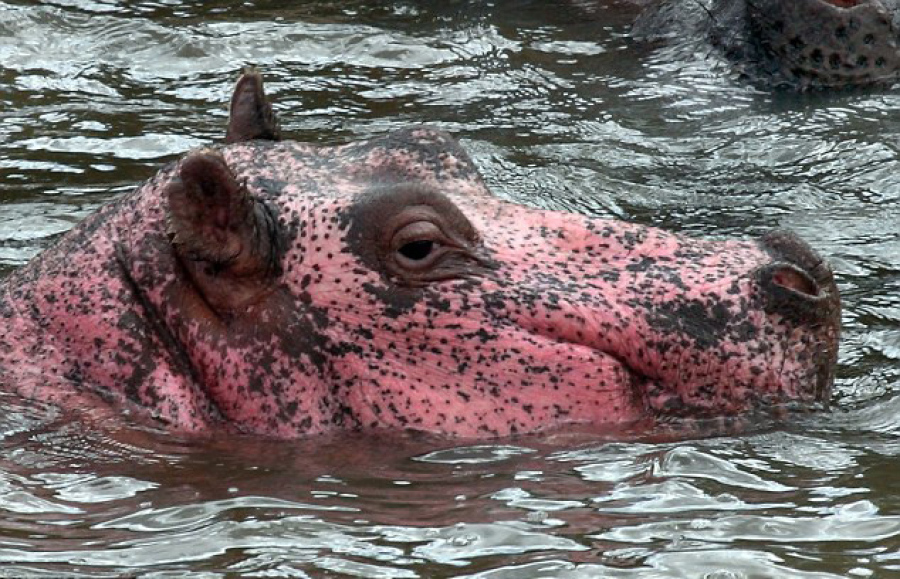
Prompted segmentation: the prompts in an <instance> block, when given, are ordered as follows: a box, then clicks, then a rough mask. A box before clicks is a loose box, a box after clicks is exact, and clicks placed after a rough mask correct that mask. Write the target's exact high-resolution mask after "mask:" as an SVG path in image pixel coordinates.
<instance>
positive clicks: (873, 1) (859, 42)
mask: <svg viewBox="0 0 900 579" xmlns="http://www.w3.org/2000/svg"><path fill="white" fill-rule="evenodd" d="M746 5H747V20H748V23H749V27H750V34H751V38H752V39H753V40H754V41H755V42H756V43H757V44H758V45H759V46H760V48H761V49H762V53H763V55H765V56H764V58H766V60H768V61H769V62H770V65H771V66H772V67H774V68H775V69H776V72H777V74H778V75H780V76H782V77H784V78H785V79H787V81H786V82H788V83H790V84H794V83H797V84H799V85H801V87H852V86H861V85H867V84H875V83H884V82H893V81H896V80H897V78H898V76H900V47H898V44H900V32H898V29H897V25H898V23H900V18H898V11H900V4H898V3H897V2H896V0H747V1H746Z"/></svg>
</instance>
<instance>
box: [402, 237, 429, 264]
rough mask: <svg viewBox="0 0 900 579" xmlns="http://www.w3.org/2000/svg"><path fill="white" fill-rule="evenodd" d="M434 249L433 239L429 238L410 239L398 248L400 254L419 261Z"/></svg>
mask: <svg viewBox="0 0 900 579" xmlns="http://www.w3.org/2000/svg"><path fill="white" fill-rule="evenodd" d="M433 249H434V241H432V240H430V239H420V240H419V241H411V242H409V243H407V244H405V245H403V246H402V247H400V249H398V250H397V251H399V252H400V255H402V256H403V257H405V258H406V259H410V260H412V261H421V260H423V259H425V258H426V257H428V255H429V254H430V253H431V250H433Z"/></svg>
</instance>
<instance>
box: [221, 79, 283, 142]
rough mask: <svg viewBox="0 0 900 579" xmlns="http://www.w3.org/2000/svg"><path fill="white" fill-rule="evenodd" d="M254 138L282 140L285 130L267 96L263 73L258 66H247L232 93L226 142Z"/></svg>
mask: <svg viewBox="0 0 900 579" xmlns="http://www.w3.org/2000/svg"><path fill="white" fill-rule="evenodd" d="M254 139H262V140H268V141H278V140H280V139H281V130H280V128H279V126H278V119H277V117H276V116H275V112H274V111H273V110H272V105H271V103H269V99H267V98H266V93H265V90H264V88H263V80H262V75H261V74H260V73H259V71H257V70H256V69H255V68H246V69H244V71H243V74H241V78H239V79H238V81H237V84H236V85H235V87H234V94H233V95H232V97H231V109H230V112H229V115H228V130H227V132H226V134H225V142H226V143H242V142H245V141H252V140H254Z"/></svg>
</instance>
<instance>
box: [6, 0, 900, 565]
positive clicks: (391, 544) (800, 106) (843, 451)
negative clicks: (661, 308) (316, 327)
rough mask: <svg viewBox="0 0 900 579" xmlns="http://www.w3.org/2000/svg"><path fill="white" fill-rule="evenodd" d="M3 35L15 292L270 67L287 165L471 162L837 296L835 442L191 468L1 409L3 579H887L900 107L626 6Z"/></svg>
mask: <svg viewBox="0 0 900 579" xmlns="http://www.w3.org/2000/svg"><path fill="white" fill-rule="evenodd" d="M373 4H374V3H370V2H363V1H361V0H358V1H343V2H337V1H333V2H332V1H325V0H321V1H317V2H302V3H301V2H295V3H292V5H291V7H290V8H284V7H282V6H281V3H277V2H269V1H265V0H257V1H246V2H227V1H219V2H204V3H202V6H200V3H189V2H180V1H176V0H160V1H158V2H128V3H125V2H115V1H113V0H94V1H91V0H56V1H48V2H43V3H38V2H9V1H7V2H4V3H0V143H2V148H0V274H4V273H7V272H9V271H11V270H12V269H14V268H16V267H18V266H20V265H22V264H23V263H25V262H26V261H27V260H28V259H29V258H31V257H32V256H33V255H35V254H36V253H37V252H39V251H40V250H41V249H43V248H45V247H47V246H48V245H49V244H51V243H52V242H53V240H54V239H55V238H57V237H58V235H59V234H60V233H61V232H63V231H65V230H67V229H68V228H70V227H72V226H73V225H74V224H75V223H77V222H78V221H79V220H80V219H82V218H83V217H84V216H85V215H87V214H88V213H90V212H91V211H92V210H93V209H95V208H96V207H97V206H98V205H99V204H101V203H103V202H104V201H106V200H108V199H111V198H113V197H115V196H116V195H119V194H121V193H123V192H125V191H128V190H129V189H130V188H132V187H133V186H134V184H136V183H138V182H140V181H142V180H143V179H145V178H147V177H148V176H150V175H152V174H153V173H154V172H155V170H156V168H157V167H159V166H160V165H161V164H162V163H163V162H165V161H168V160H170V159H172V158H174V157H175V156H177V155H178V154H179V153H181V152H183V151H185V150H187V149H189V148H191V147H195V146H198V145H203V144H208V143H215V142H217V141H220V140H221V138H222V136H223V134H224V125H225V119H226V104H227V99H228V97H229V95H230V89H231V86H232V83H233V80H234V79H235V78H236V75H237V72H238V70H239V69H240V68H241V66H243V65H245V64H251V63H252V64H256V65H258V66H260V67H261V68H262V69H263V70H264V72H265V74H266V78H267V81H268V85H267V86H268V90H269V93H270V94H271V95H273V97H274V99H275V100H276V102H277V109H278V111H279V113H280V115H281V120H282V124H283V128H284V131H285V133H286V134H287V135H289V136H291V137H293V138H296V139H299V140H307V141H316V142H327V143H338V142H344V141H347V140H351V139H355V138H363V137H367V136H371V135H377V134H381V133H383V132H385V131H387V130H390V129H392V128H396V127H400V126H404V125H408V124H413V123H429V124H434V125H438V126H440V127H442V128H445V129H447V130H450V131H452V132H454V133H455V134H456V135H458V136H459V137H460V138H461V140H462V141H463V143H464V145H465V146H466V147H467V148H468V150H469V151H470V152H471V154H472V155H473V157H474V158H475V160H476V162H477V164H478V165H479V167H480V168H481V170H482V173H483V175H484V177H485V179H486V181H487V182H488V184H489V185H490V187H491V188H492V189H493V190H494V191H495V192H496V193H497V194H498V195H500V196H502V197H505V198H508V199H512V200H515V201H518V202H521V203H526V204H530V205H534V206H539V207H550V208H557V209H567V210H571V211H579V212H582V213H586V214H590V215H597V216H606V217H617V218H621V219H627V220H631V221H636V222H640V223H647V224H654V225H659V226H663V227H666V228H669V229H674V230H680V231H684V232H689V233H692V234H699V235H706V236H713V237H724V236H741V235H748V234H759V233H762V232H764V231H766V230H768V229H770V228H773V227H788V228H791V229H794V230H796V231H798V232H799V233H800V234H801V235H803V236H804V237H805V238H806V239H807V240H809V241H810V242H811V243H812V245H814V246H815V247H816V248H817V249H819V250H820V251H821V252H822V253H823V254H825V255H826V256H828V258H829V259H830V260H831V262H832V263H833V264H834V268H835V270H836V275H837V279H838V283H839V285H840V287H841V291H842V292H843V296H844V303H845V313H844V325H845V331H844V340H843V343H842V350H841V355H840V365H839V369H838V380H837V384H836V391H835V396H834V404H833V407H834V408H833V412H831V413H829V414H819V415H810V416H803V417H800V418H798V419H797V420H792V421H791V423H790V424H787V425H784V424H774V425H773V424H768V423H761V424H760V425H759V426H758V427H756V428H753V429H750V430H745V431H742V432H714V431H713V432H710V431H698V433H697V434H696V435H694V436H684V435H683V433H682V434H681V435H670V434H669V433H666V432H649V433H648V432H640V431H636V432H624V433H623V432H618V433H615V432H589V431H582V432H571V431H570V432H559V433H552V434H545V435H542V436H534V437H528V438H521V439H515V440H507V441H495V442H492V443H485V444H471V443H463V442H461V441H453V440H446V439H437V438H432V437H427V436H416V435H411V434H399V433H397V434H390V433H384V434H382V435H379V436H366V437H363V436H358V435H343V436H335V437H329V438H315V439H310V440H302V441H297V442H291V443H286V442H277V443H276V442H272V441H262V440H254V439H242V438H229V439H223V440H202V439H201V440H198V439H181V438H178V437H173V436H170V435H166V434H165V433H160V432H155V431H152V430H148V429H146V428H141V427H136V426H133V425H131V426H130V425H129V424H128V422H127V417H124V418H123V420H122V422H121V423H120V424H110V422H109V421H108V420H106V419H104V418H102V417H98V418H97V419H96V420H93V421H91V420H88V421H83V420H81V421H74V420H71V419H69V417H67V415H66V414H65V412H64V411H60V410H58V409H52V408H35V407H29V408H23V407H22V405H21V403H20V402H19V401H17V400H15V399H10V398H9V397H6V398H4V399H3V400H2V401H0V405H2V408H3V412H2V413H0V436H2V438H3V444H2V445H0V512H2V516H0V576H16V577H18V576H22V575H30V576H35V577H56V576H60V575H63V576H73V577H118V576H123V575H125V576H140V577H153V578H164V577H198V578H200V577H202V578H208V577H222V576H226V575H227V576H237V575H240V574H244V575H247V576H256V577H273V576H285V577H398V578H406V577H450V576H454V577H481V578H491V579H498V578H503V579H508V578H520V577H522V578H524V577H567V578H575V577H598V576H603V577H691V578H693V577H708V578H710V579H713V578H715V579H724V578H736V577H798V578H804V579H809V578H813V577H816V578H818V577H862V578H865V577H887V576H891V575H892V574H897V573H898V572H900V482H898V480H900V476H898V474H900V418H898V416H900V395H898V390H900V161H898V147H900V93H898V92H897V90H896V89H894V90H881V91H848V92H842V93H837V94H835V93H830V94H811V95H796V94H780V93H779V94H772V93H770V92H767V91H764V90H760V89H757V88H754V87H753V86H752V85H749V84H747V83H746V82H743V81H742V80H740V79H738V78H735V76H734V75H733V74H732V73H731V72H730V70H729V68H728V67H727V66H726V65H725V64H723V63H722V62H721V61H720V60H719V59H718V58H717V56H716V55H715V53H713V52H712V51H711V50H710V49H709V47H707V46H705V45H704V44H703V43H702V42H700V41H696V42H694V41H687V40H686V41H684V42H683V43H681V44H678V45H670V46H635V45H634V44H633V43H632V42H631V41H630V40H629V39H628V37H627V30H628V28H627V26H628V22H629V21H630V20H631V19H632V18H633V16H634V10H633V9H631V8H629V7H627V6H622V5H617V4H614V3H613V2H612V1H611V0H608V1H602V0H601V1H599V2H596V3H592V2H589V1H585V0H581V1H580V2H576V1H574V0H573V1H571V2H568V3H563V2H540V1H538V0H534V1H533V2H527V1H524V0H522V1H518V2H513V1H510V2H493V3H489V2H478V3H472V4H471V5H470V4H469V3H467V2H459V1H455V0H442V1H439V2H438V1H435V2H431V1H429V2H426V1H418V2H413V1H386V2H381V3H378V5H377V6H373Z"/></svg>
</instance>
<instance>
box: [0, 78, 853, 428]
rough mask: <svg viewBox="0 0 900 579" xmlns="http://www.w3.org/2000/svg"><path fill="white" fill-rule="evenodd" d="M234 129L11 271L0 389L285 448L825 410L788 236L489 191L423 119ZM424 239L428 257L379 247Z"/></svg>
mask: <svg viewBox="0 0 900 579" xmlns="http://www.w3.org/2000/svg"><path fill="white" fill-rule="evenodd" d="M260 90H261V89H260ZM244 96H246V95H244ZM233 114H234V113H233ZM251 126H252V123H251ZM232 133H234V134H235V136H234V138H231V137H230V139H229V140H231V141H233V142H234V144H231V145H228V146H226V147H223V148H221V149H218V150H204V151H198V152H194V153H191V154H189V155H187V156H186V157H185V158H184V159H182V160H181V161H179V162H178V163H176V164H174V165H170V166H168V167H166V168H164V169H163V170H162V171H161V172H160V173H159V174H158V175H157V176H156V177H155V178H153V179H151V180H150V181H149V182H148V183H146V184H145V185H143V186H142V187H140V188H139V189H137V190H136V191H135V192H134V193H132V194H131V195H128V196H126V197H124V198H122V199H120V200H118V201H116V202H114V203H112V204H110V205H109V206H107V207H105V208H104V209H102V210H101V211H100V212H99V213H98V214H97V215H94V216H92V217H91V218H89V219H88V220H87V221H86V222H85V223H83V224H81V225H80V226H78V227H77V228H76V229H75V230H73V231H72V232H70V233H69V234H68V235H67V236H66V237H65V238H64V239H63V240H61V241H60V243H59V244H58V245H57V246H56V247H54V248H52V249H51V250H49V251H47V252H46V253H44V254H43V255H41V256H40V257H39V258H37V259H36V260H35V261H34V262H32V263H31V264H29V265H28V266H26V267H24V268H23V269H22V270H20V271H18V272H16V273H15V274H13V275H12V276H11V277H10V278H9V279H8V280H6V281H5V282H4V285H3V287H2V288H0V289H2V291H3V293H2V294H0V295H3V296H5V297H3V298H0V317H4V318H6V319H5V324H4V325H3V326H2V327H3V329H2V330H0V371H2V373H3V374H2V375H3V376H4V378H3V383H4V384H5V385H6V387H7V388H12V389H15V390H17V391H18V392H20V393H21V394H22V395H23V396H26V397H31V398H35V399H41V400H49V401H52V402H55V403H58V404H62V405H67V406H77V405H79V404H84V403H85V401H88V402H87V403H89V404H96V403H99V402H98V399H102V400H103V401H104V403H108V404H112V405H114V406H119V405H121V406H128V407H132V408H140V409H143V411H145V412H146V413H148V414H149V415H151V416H153V417H155V418H156V419H158V420H160V421H162V422H164V423H166V424H168V425H169V426H170V427H171V428H173V429H176V430H180V431H189V432H203V431H207V430H209V429H211V428H218V427H226V428H230V429H234V430H238V431H242V432H249V433H257V434H262V435H267V436H274V437H281V438H290V437H296V436H300V435H305V434H314V433H321V432H326V431H329V430H335V429H349V428H353V429H370V428H411V429H416V430H423V431H429V432H435V433H445V434H452V435H458V436H465V437H494V436H505V435H509V434H515V433H522V432H530V431H536V430H540V429H544V428H549V427H555V426H559V425H562V424H566V423H573V422H576V423H594V424H623V423H627V422H632V421H635V420H639V419H642V418H648V417H651V418H652V417H658V416H666V415H678V416H720V415H735V414H738V413H742V412H746V411H748V410H751V409H754V408H757V407H759V406H761V405H764V404H765V405H770V404H773V403H786V402H794V401H796V402H801V403H809V402H817V401H824V400H827V396H828V392H829V386H830V382H831V373H832V370H833V365H834V359H835V355H836V350H837V336H838V321H837V320H838V312H839V304H838V298H837V292H836V289H835V287H834V283H833V281H832V279H831V275H830V272H829V271H828V269H827V266H825V265H824V264H823V263H822V262H821V260H819V259H818V258H816V257H815V255H814V254H813V253H812V252H811V251H810V250H809V249H808V248H807V247H806V246H805V245H803V244H802V243H801V242H799V241H798V240H796V239H795V238H793V237H792V236H789V235H787V234H777V235H776V236H774V237H773V238H771V239H770V240H768V241H766V242H765V243H762V244H761V243H759V242H756V241H744V242H742V241H729V242H712V241H701V240H697V239H692V238H687V237H683V236H677V235H673V234H670V233H666V232H664V231H661V230H658V229H654V228H649V227H643V226H639V225H632V224H628V223H623V222H618V221H609V220H599V219H589V218H586V217H582V216H578V215H571V214H564V213H557V212H550V211H538V210H535V209H529V208H525V207H522V206H519V205H514V204H511V203H506V202H503V201H500V200H498V199H496V198H494V197H492V196H491V195H490V193H489V192H488V190H487V189H486V188H485V186H484V184H483V183H482V181H481V180H480V178H479V177H478V175H477V173H476V172H475V170H474V168H473V166H472V162H471V160H470V159H469V158H468V157H467V156H466V155H465V153H464V152H463V151H462V149H461V148H460V147H459V145H458V144H457V143H456V142H455V141H453V140H452V139H451V138H450V137H448V136H447V135H445V134H443V133H440V132H437V131H433V130H429V129H414V130H408V131H398V132H395V133H391V134H390V135H387V136H385V137H383V138H380V139H373V140H371V141H366V142H361V143H355V144H351V145H344V146H341V147H314V146H310V145H303V144H298V143H293V142H281V143H272V142H266V141H250V140H249V139H250V138H252V136H253V135H252V130H244V129H243V128H242V130H235V131H230V132H229V135H232ZM248 134H249V137H248ZM242 135H243V136H242ZM226 165H227V169H224V168H223V167H225V166H226ZM229 172H230V173H229ZM197 175H200V177H197ZM230 175H233V179H232V177H231V176H230ZM210 183H212V185H210ZM192 187H194V188H193V189H192ZM243 187H245V188H246V189H243ZM192 191H193V193H192ZM197 191H201V192H202V193H203V194H204V195H206V197H202V195H201V196H200V197H202V199H203V200H204V201H203V202H202V203H198V204H195V203H194V201H192V199H193V198H192V197H191V195H195V194H196V195H199V194H198V193H196V192H197ZM246 193H249V197H246ZM217 195H218V196H219V197H216V196H217ZM200 197H198V198H200ZM221 199H225V201H221V202H220V200H221ZM247 199H249V201H247ZM248 208H249V209H248ZM262 208H265V210H263V209H262ZM266 215H269V216H273V217H272V218H271V220H270V221H266V218H265V216H266ZM260 216H262V217H260ZM248 224H249V225H248ZM435 224H437V225H435ZM438 229H439V230H440V231H439V232H438V233H435V232H436V231H437V230H438ZM398 232H399V233H398ZM435 236H437V237H435ZM425 238H427V240H428V241H429V242H431V241H438V242H436V243H434V245H430V246H429V247H430V248H433V249H432V253H431V254H429V255H430V256H433V255H439V256H440V259H437V260H436V261H435V262H434V263H433V264H432V265H431V266H428V267H422V262H424V261H427V259H430V257H429V258H425V259H423V260H421V261H419V258H418V257H415V258H414V259H413V258H409V259H407V258H404V257H402V256H401V257H398V256H397V252H398V251H399V250H397V248H396V247H394V245H391V244H395V245H396V244H399V246H398V247H402V248H403V251H406V248H408V247H409V246H408V245H406V244H407V243H408V242H419V241H422V240H423V239H425ZM382 240H387V241H384V243H387V244H388V245H387V246H389V249H387V250H385V249H383V248H382V245H383V242H382ZM397 240H399V241H397ZM387 246H385V247H387ZM785 248H787V249H785ZM435 252H437V253H435ZM401 253H402V251H401ZM404 255H405V254H404ZM404 260H405V261H404ZM273 264H274V265H273ZM404 264H405V265H404Z"/></svg>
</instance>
